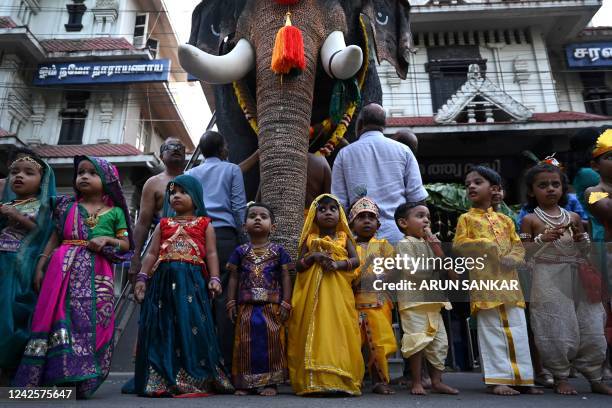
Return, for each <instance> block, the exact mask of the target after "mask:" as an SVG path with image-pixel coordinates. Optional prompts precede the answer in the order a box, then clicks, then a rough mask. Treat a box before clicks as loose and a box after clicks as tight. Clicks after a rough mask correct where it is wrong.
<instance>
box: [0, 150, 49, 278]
mask: <svg viewBox="0 0 612 408" xmlns="http://www.w3.org/2000/svg"><path fill="white" fill-rule="evenodd" d="M40 164H41V165H43V176H42V179H41V181H40V190H39V192H38V197H37V198H38V201H39V208H38V214H37V216H36V228H35V229H34V230H33V231H30V233H29V234H27V235H26V236H25V237H24V239H23V240H22V241H21V245H20V247H19V252H18V254H17V259H16V272H17V273H18V274H19V282H20V285H21V287H22V288H31V286H32V278H33V276H34V271H35V269H36V264H37V262H38V259H39V258H38V255H39V254H40V253H41V252H42V250H43V249H44V247H45V245H46V244H47V242H48V241H49V237H50V236H51V233H52V232H53V223H52V222H51V212H52V206H51V202H52V198H53V197H55V174H54V173H53V169H51V167H50V166H49V165H48V164H47V163H45V162H42V161H41V162H40ZM10 184H11V180H10V175H9V177H8V178H7V179H6V183H5V185H4V191H3V192H2V196H0V203H8V202H10V201H12V200H15V199H16V198H17V197H16V196H15V193H13V191H12V190H11V188H10ZM5 223H6V221H5V220H3V219H2V218H0V229H2V228H4V227H5Z"/></svg>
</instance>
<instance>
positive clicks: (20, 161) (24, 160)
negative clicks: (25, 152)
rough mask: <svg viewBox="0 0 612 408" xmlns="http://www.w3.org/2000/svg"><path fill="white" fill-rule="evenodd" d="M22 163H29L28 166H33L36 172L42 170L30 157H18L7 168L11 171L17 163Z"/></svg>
mask: <svg viewBox="0 0 612 408" xmlns="http://www.w3.org/2000/svg"><path fill="white" fill-rule="evenodd" d="M22 162H25V163H30V164H31V165H33V166H34V167H35V168H36V169H37V170H42V166H41V165H40V163H39V162H37V161H36V160H35V159H33V158H32V157H30V156H22V157H20V158H18V159H15V160H14V161H13V162H12V163H11V165H10V166H9V169H12V168H13V167H14V166H15V164H17V163H22Z"/></svg>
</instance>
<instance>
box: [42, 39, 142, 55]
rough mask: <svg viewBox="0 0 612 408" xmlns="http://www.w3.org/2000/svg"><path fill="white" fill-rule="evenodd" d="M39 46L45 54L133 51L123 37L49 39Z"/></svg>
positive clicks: (132, 47) (131, 46)
mask: <svg viewBox="0 0 612 408" xmlns="http://www.w3.org/2000/svg"><path fill="white" fill-rule="evenodd" d="M40 44H41V45H42V47H43V48H44V49H45V51H47V52H77V51H114V50H133V49H135V48H134V46H133V45H132V44H130V43H129V42H128V40H126V39H125V38H123V37H119V38H112V37H96V38H79V39H70V40H65V39H51V40H42V41H41V42H40Z"/></svg>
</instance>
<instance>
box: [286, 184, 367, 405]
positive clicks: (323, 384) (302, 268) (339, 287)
mask: <svg viewBox="0 0 612 408" xmlns="http://www.w3.org/2000/svg"><path fill="white" fill-rule="evenodd" d="M355 246H356V243H355V240H354V238H353V234H352V232H351V230H350V228H349V224H348V221H347V219H346V216H345V215H344V210H343V209H342V206H341V205H340V203H339V201H338V199H337V198H336V197H335V196H333V195H331V194H322V195H320V196H319V197H317V198H316V199H315V200H314V201H313V202H312V204H311V205H310V210H309V211H308V216H307V217H306V221H305V223H304V228H303V229H302V234H301V237H300V242H299V247H298V250H299V254H300V255H299V260H298V261H297V263H296V270H297V272H298V274H297V277H296V280H295V286H294V288H293V297H292V299H291V305H292V306H293V312H292V316H291V318H290V319H289V330H288V332H289V338H288V341H287V360H288V365H289V377H290V379H291V386H292V387H293V390H294V391H295V393H296V394H297V395H313V394H314V395H320V394H324V395H329V394H335V395H338V394H340V395H342V394H344V395H361V381H362V379H363V373H364V364H363V358H361V332H360V330H359V319H358V315H357V309H356V308H355V296H354V294H353V287H352V284H353V282H354V281H355V280H356V279H357V278H358V276H359V257H358V256H357V252H356V250H355Z"/></svg>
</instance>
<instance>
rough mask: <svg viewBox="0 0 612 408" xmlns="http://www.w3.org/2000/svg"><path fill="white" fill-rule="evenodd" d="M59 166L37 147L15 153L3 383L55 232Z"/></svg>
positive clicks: (0, 260) (4, 247)
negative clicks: (53, 201) (55, 169)
mask: <svg viewBox="0 0 612 408" xmlns="http://www.w3.org/2000/svg"><path fill="white" fill-rule="evenodd" d="M53 196H55V177H54V175H53V170H51V167H49V166H48V165H47V164H46V163H45V162H43V161H42V160H40V158H39V157H38V156H37V155H36V154H35V153H34V152H32V151H29V150H27V149H18V150H16V153H15V154H13V155H12V160H11V165H10V166H9V176H8V182H7V183H6V185H5V189H4V193H3V194H2V195H1V197H0V310H2V313H3V319H1V320H0V386H7V385H8V384H9V382H10V380H12V377H13V375H14V374H15V371H16V370H17V367H18V366H19V361H20V359H21V356H22V355H23V350H24V349H25V346H26V343H27V341H28V339H29V338H30V322H31V319H32V314H33V313H34V307H35V306H36V299H37V297H38V294H37V293H36V291H35V290H34V288H33V285H32V281H33V278H34V271H35V269H36V261H37V260H38V258H37V256H38V255H39V254H40V253H41V251H42V249H43V248H44V246H45V244H46V242H47V241H48V240H49V237H50V236H51V233H52V231H53V227H52V223H51V200H50V198H51V197H53Z"/></svg>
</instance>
